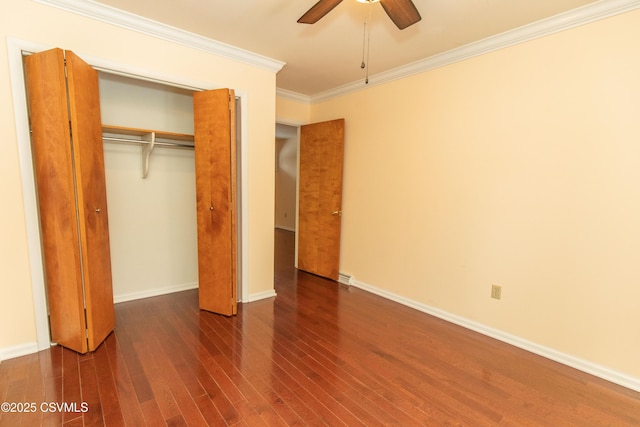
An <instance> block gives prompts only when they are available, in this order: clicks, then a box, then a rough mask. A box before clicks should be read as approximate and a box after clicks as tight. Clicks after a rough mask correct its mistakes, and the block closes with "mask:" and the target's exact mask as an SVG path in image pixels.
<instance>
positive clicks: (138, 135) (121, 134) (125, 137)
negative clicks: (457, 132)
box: [102, 125, 194, 148]
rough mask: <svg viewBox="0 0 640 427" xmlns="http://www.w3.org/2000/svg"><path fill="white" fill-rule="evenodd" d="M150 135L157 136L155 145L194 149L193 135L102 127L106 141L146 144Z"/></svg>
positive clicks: (122, 127) (109, 126) (121, 127)
mask: <svg viewBox="0 0 640 427" xmlns="http://www.w3.org/2000/svg"><path fill="white" fill-rule="evenodd" d="M150 134H154V135H155V141H156V143H155V145H163V146H175V147H176V148H193V146H194V145H193V135H189V134H185V133H175V132H165V131H158V130H149V129H138V128H129V127H124V126H113V125H102V139H103V140H105V141H114V142H130V143H137V144H146V143H148V141H146V140H145V139H144V137H147V135H150Z"/></svg>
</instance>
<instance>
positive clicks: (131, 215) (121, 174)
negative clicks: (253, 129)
mask: <svg viewBox="0 0 640 427" xmlns="http://www.w3.org/2000/svg"><path fill="white" fill-rule="evenodd" d="M99 85H100V108H101V115H102V123H103V126H116V127H122V128H134V129H152V130H154V131H156V132H157V134H156V135H154V137H155V144H154V146H153V150H152V151H150V152H149V150H148V147H149V145H148V144H144V145H142V144H139V143H136V142H135V139H144V138H145V136H144V135H143V136H139V137H136V136H135V135H134V136H131V135H129V136H125V137H124V138H118V136H120V135H113V134H112V133H109V132H111V131H110V130H108V129H104V132H105V133H104V136H107V138H104V154H105V175H106V186H107V202H108V206H109V223H110V226H109V230H110V231H109V235H110V240H111V263H112V277H113V294H114V302H115V303H118V302H123V301H129V300H133V299H139V298H145V297H150V296H155V295H161V294H166V293H171V292H177V291H181V290H187V289H194V288H197V286H198V253H197V227H196V184H195V157H194V149H193V134H194V112H193V93H194V90H193V89H190V88H182V87H178V86H172V85H169V84H166V83H159V82H154V81H149V80H142V79H137V78H135V77H129V76H122V75H118V74H112V73H108V72H105V71H101V72H99ZM236 100H238V97H236ZM235 105H236V150H235V152H236V156H237V159H236V165H237V171H236V172H237V173H236V175H237V176H236V183H237V188H236V191H237V195H238V196H237V199H236V200H237V209H236V212H235V214H236V221H237V224H240V213H241V212H242V208H241V206H240V201H241V199H242V197H241V196H240V194H241V185H240V183H241V180H240V177H241V170H240V165H241V162H240V156H241V150H240V145H241V144H240V140H241V133H240V130H241V125H240V117H241V114H240V108H241V107H240V106H241V103H240V102H236V103H235ZM122 133H126V131H124V132H122ZM173 135H175V136H173ZM109 136H111V137H113V136H116V138H108V137H109ZM189 136H191V139H190V140H189V138H188V137H189ZM183 137H186V138H183ZM119 139H124V140H127V139H133V140H134V141H133V142H131V143H127V142H124V141H122V140H119ZM145 147H146V149H147V151H148V153H147V155H146V156H145V154H144V150H145ZM240 233H241V227H237V242H238V249H237V264H236V265H237V266H241V245H240V243H241V242H242V239H241V237H240ZM241 270H242V269H241V268H238V269H237V275H238V279H237V288H238V289H237V293H236V295H238V299H240V296H241V295H242V289H241V286H242V280H241V274H240V273H241Z"/></svg>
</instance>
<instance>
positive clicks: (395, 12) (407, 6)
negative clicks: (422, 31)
mask: <svg viewBox="0 0 640 427" xmlns="http://www.w3.org/2000/svg"><path fill="white" fill-rule="evenodd" d="M380 4H381V5H382V7H383V9H384V11H385V12H387V15H389V18H391V20H392V21H393V23H394V24H396V27H398V28H400V29H401V30H404V29H405V28H407V27H408V26H410V25H413V24H415V23H416V22H418V21H419V20H421V19H422V17H421V16H420V13H419V12H418V9H416V6H415V5H414V4H413V2H412V1H411V0H380Z"/></svg>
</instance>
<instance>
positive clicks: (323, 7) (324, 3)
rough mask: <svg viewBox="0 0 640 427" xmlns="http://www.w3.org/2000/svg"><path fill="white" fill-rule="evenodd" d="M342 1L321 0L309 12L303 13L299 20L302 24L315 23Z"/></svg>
mask: <svg viewBox="0 0 640 427" xmlns="http://www.w3.org/2000/svg"><path fill="white" fill-rule="evenodd" d="M341 2H342V0H320V1H319V2H318V3H316V4H314V5H313V7H312V8H311V9H309V10H308V11H307V13H305V14H304V15H302V16H301V17H300V19H298V22H299V23H301V24H315V23H316V22H318V21H319V20H320V18H322V17H323V16H324V15H326V14H327V13H329V12H331V10H332V9H333V8H334V7H336V6H337V5H339V4H340V3H341Z"/></svg>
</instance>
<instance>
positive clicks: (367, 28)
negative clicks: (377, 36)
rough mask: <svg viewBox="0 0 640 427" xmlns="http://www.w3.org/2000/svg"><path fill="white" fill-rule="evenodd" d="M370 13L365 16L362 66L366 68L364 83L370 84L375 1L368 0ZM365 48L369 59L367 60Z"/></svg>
mask: <svg viewBox="0 0 640 427" xmlns="http://www.w3.org/2000/svg"><path fill="white" fill-rule="evenodd" d="M368 4H369V6H368V9H369V10H368V14H367V16H366V17H365V21H364V28H363V29H362V62H361V63H360V68H362V69H364V70H365V79H364V84H369V52H370V50H371V6H372V5H373V1H371V0H368ZM365 50H366V56H367V60H366V62H365Z"/></svg>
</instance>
